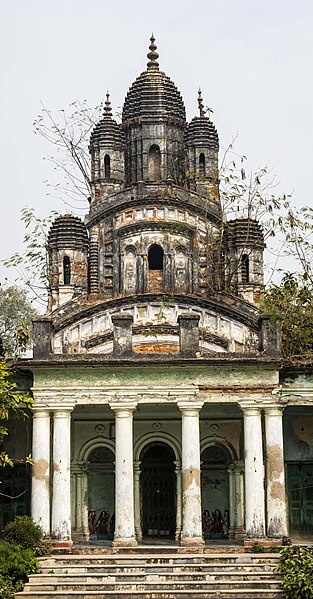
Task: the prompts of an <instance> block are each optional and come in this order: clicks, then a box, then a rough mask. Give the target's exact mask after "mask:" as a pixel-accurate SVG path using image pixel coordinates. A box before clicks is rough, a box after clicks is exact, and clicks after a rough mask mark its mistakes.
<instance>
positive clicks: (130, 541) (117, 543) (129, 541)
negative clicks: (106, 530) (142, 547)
mask: <svg viewBox="0 0 313 599" xmlns="http://www.w3.org/2000/svg"><path fill="white" fill-rule="evenodd" d="M137 545H138V543H137V540H136V539H135V537H128V538H126V539H114V541H112V547H137Z"/></svg>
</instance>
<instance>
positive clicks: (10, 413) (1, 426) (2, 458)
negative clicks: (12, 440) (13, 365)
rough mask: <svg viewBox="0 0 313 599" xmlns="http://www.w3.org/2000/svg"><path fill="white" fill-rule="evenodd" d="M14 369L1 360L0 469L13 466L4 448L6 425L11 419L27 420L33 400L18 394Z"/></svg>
mask: <svg viewBox="0 0 313 599" xmlns="http://www.w3.org/2000/svg"><path fill="white" fill-rule="evenodd" d="M11 377H12V369H10V368H9V367H8V365H7V362H6V360H5V359H2V360H1V359H0V467H1V466H2V467H4V466H13V461H12V459H11V458H10V457H9V455H8V454H7V452H6V450H5V449H4V447H3V441H4V438H5V437H6V435H7V434H8V429H7V427H6V425H5V423H6V422H7V421H8V419H9V418H10V417H13V418H26V413H25V408H30V407H31V405H32V399H31V397H29V395H28V394H27V393H18V392H17V385H16V383H14V382H12V380H11Z"/></svg>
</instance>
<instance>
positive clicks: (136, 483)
mask: <svg viewBox="0 0 313 599" xmlns="http://www.w3.org/2000/svg"><path fill="white" fill-rule="evenodd" d="M140 464H141V462H139V461H138V460H137V461H136V462H135V463H134V505H135V534H136V539H137V540H141V539H142V530H141V518H140V512H141V504H140Z"/></svg>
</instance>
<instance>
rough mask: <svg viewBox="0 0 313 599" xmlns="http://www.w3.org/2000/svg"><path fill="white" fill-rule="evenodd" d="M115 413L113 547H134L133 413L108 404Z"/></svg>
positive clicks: (127, 409) (123, 407)
mask: <svg viewBox="0 0 313 599" xmlns="http://www.w3.org/2000/svg"><path fill="white" fill-rule="evenodd" d="M111 408H112V409H113V410H114V411H115V534H114V544H115V545H122V546H127V545H130V546H133V545H136V544H137V542H136V539H135V517H134V481H133V479H134V475H133V410H134V409H135V405H128V406H125V405H124V406H121V405H120V404H118V405H117V404H114V405H112V404H111Z"/></svg>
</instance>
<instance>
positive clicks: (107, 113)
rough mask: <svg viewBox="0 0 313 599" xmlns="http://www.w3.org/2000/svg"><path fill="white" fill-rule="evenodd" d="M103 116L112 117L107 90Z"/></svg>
mask: <svg viewBox="0 0 313 599" xmlns="http://www.w3.org/2000/svg"><path fill="white" fill-rule="evenodd" d="M103 116H112V108H111V101H110V94H109V91H108V90H107V93H106V101H105V102H104V110H103Z"/></svg>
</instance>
